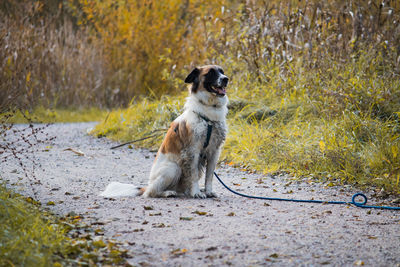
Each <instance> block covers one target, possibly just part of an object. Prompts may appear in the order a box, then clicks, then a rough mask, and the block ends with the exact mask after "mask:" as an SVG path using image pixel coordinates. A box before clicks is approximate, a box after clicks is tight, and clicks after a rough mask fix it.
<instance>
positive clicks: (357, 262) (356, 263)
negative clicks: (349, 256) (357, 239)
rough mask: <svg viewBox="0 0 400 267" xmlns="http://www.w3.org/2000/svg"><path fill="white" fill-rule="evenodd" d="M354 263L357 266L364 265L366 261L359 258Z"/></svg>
mask: <svg viewBox="0 0 400 267" xmlns="http://www.w3.org/2000/svg"><path fill="white" fill-rule="evenodd" d="M354 265H356V266H363V265H364V262H363V261H362V260H358V261H356V262H355V263H354Z"/></svg>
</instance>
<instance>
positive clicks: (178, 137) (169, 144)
mask: <svg viewBox="0 0 400 267" xmlns="http://www.w3.org/2000/svg"><path fill="white" fill-rule="evenodd" d="M185 82H186V83H190V84H191V85H190V87H189V94H190V95H189V97H188V98H187V100H186V104H185V111H184V112H183V113H182V114H181V115H180V116H179V117H178V118H176V119H175V120H174V121H173V122H172V123H171V126H170V128H169V130H168V132H167V134H166V136H165V138H164V141H163V143H162V144H161V147H160V149H159V150H158V153H157V157H156V159H155V161H154V164H153V166H152V168H151V172H150V178H149V184H148V186H147V188H142V189H140V190H136V191H135V190H134V189H132V190H131V189H130V188H128V187H126V186H125V187H124V188H122V187H123V186H121V184H119V186H117V185H116V183H114V185H112V184H111V185H109V187H107V189H106V191H104V192H103V193H102V194H101V195H103V196H105V197H115V196H122V195H140V194H142V193H143V196H144V197H171V196H187V197H194V198H206V197H216V194H215V193H214V192H213V191H212V179H213V173H214V169H215V166H216V164H217V161H218V157H219V154H220V150H221V146H222V144H223V142H224V141H225V136H226V133H227V126H226V121H225V117H226V114H227V112H228V109H227V104H228V98H227V96H226V91H225V89H226V86H227V84H228V77H227V76H225V75H224V72H223V70H222V68H221V67H219V66H216V65H207V66H202V67H198V68H195V69H194V70H193V71H192V72H191V73H190V74H189V75H188V76H187V78H186V79H185ZM207 120H209V122H207ZM208 124H210V125H212V132H211V136H210V139H209V143H208V145H207V146H206V147H204V146H205V143H206V139H207V128H208ZM204 170H205V188H204V190H200V188H199V183H198V182H199V180H200V178H201V175H202V173H203V172H204ZM124 190H125V191H129V192H126V193H125V192H123V191H124Z"/></svg>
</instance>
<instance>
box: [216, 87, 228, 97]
mask: <svg viewBox="0 0 400 267" xmlns="http://www.w3.org/2000/svg"><path fill="white" fill-rule="evenodd" d="M215 89H217V92H218V94H220V95H225V94H226V89H225V88H224V87H217V88H215Z"/></svg>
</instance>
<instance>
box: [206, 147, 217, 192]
mask: <svg viewBox="0 0 400 267" xmlns="http://www.w3.org/2000/svg"><path fill="white" fill-rule="evenodd" d="M219 154H220V149H218V150H217V151H215V153H214V154H212V155H210V156H209V157H208V158H207V168H206V178H205V193H206V196H207V197H217V194H215V193H214V192H213V191H212V181H213V175H214V170H215V166H216V165H217V161H218V158H219Z"/></svg>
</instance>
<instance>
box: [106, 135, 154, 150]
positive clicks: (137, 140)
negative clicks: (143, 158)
mask: <svg viewBox="0 0 400 267" xmlns="http://www.w3.org/2000/svg"><path fill="white" fill-rule="evenodd" d="M160 135H161V134H159V133H158V134H153V135H149V136H146V137H143V138H140V139H136V140H133V141H129V142H126V143H123V144H120V145H117V146H113V147H111V148H110V149H116V148H119V147H121V146H125V145H129V144H132V143H136V142H139V141H143V140H146V139H149V138H152V137H156V136H160Z"/></svg>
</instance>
